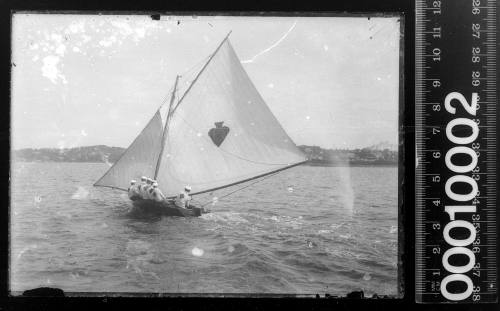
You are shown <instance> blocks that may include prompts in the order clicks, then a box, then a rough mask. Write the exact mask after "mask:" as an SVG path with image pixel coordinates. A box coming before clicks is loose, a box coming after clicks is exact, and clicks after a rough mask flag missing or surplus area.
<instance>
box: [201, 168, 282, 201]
mask: <svg viewBox="0 0 500 311" xmlns="http://www.w3.org/2000/svg"><path fill="white" fill-rule="evenodd" d="M281 172H282V171H278V172H275V173H273V174H269V175H267V176H264V177H262V178H261V179H258V180H256V181H254V182H253V183H251V184H248V185H246V186H244V187H241V188H238V189H236V190H234V191H232V192H229V193H227V194H225V195H223V196H221V197H220V198H218V199H217V200H220V199H223V198H225V197H228V196H230V195H231V194H233V193H235V192H238V191H240V190H243V189H245V188H248V187H250V186H253V185H255V184H256V183H259V182H261V181H263V180H265V179H268V178H270V177H272V176H274V175H276V174H279V173H281ZM212 202H213V201H210V202H207V203H204V204H203V205H201V207H203V206H205V205H208V204H210V203H212Z"/></svg>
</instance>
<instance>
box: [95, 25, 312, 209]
mask: <svg viewBox="0 0 500 311" xmlns="http://www.w3.org/2000/svg"><path fill="white" fill-rule="evenodd" d="M230 33H231V32H229V34H230ZM229 34H228V35H227V36H226V37H225V38H224V40H222V42H221V43H220V44H219V46H218V47H217V48H216V50H215V51H214V53H212V54H211V55H210V57H209V58H208V60H207V61H206V63H205V64H204V65H203V67H202V68H201V70H200V71H199V72H198V74H197V75H196V77H195V78H194V79H193V81H192V82H191V84H190V85H189V86H188V87H187V89H186V91H185V92H184V94H183V95H182V96H180V98H179V99H178V100H177V98H176V96H175V95H176V90H177V85H178V81H179V78H180V77H179V76H177V77H176V80H175V85H174V90H173V92H172V94H171V98H170V102H169V107H168V112H167V113H166V115H162V113H161V108H162V107H160V108H159V109H158V110H157V111H156V113H155V114H154V115H153V118H152V119H151V120H150V121H149V122H148V123H147V125H146V127H145V128H144V129H143V130H142V131H141V133H140V134H139V136H137V138H136V139H135V140H134V141H133V142H132V144H131V145H130V146H129V147H128V148H127V149H126V151H125V152H124V153H123V155H122V156H121V158H120V159H119V160H118V161H117V162H115V163H114V165H113V166H111V167H110V168H109V170H108V171H107V172H106V173H105V174H104V175H103V176H102V177H101V178H100V179H99V180H98V181H97V182H96V183H95V184H94V186H101V187H110V188H114V189H120V190H125V191H127V188H128V185H129V182H130V180H132V179H136V180H139V179H140V177H141V176H154V179H155V180H157V182H158V188H160V190H161V191H162V193H163V194H164V195H165V197H166V198H167V200H166V202H162V203H160V204H158V203H153V201H152V200H142V199H139V200H134V201H133V204H134V205H136V206H142V207H146V206H153V208H155V209H158V210H161V211H162V213H164V214H166V215H177V216H199V215H201V214H202V212H203V209H202V208H200V207H193V208H191V209H186V208H178V207H176V206H175V205H174V204H173V201H172V200H173V199H174V198H175V196H176V195H177V194H178V193H179V191H181V190H182V189H184V187H185V186H186V185H190V186H191V188H192V194H191V195H197V194H202V193H207V192H212V191H215V190H219V189H223V188H227V187H230V186H234V185H237V184H240V183H243V182H247V181H250V180H253V179H257V178H261V177H264V176H267V175H270V174H274V173H277V172H279V171H282V170H285V169H289V168H292V167H294V166H297V165H300V164H302V163H304V162H306V161H307V158H306V157H305V155H304V154H303V153H302V152H301V151H300V150H299V149H298V148H297V146H296V145H295V144H294V143H293V141H292V140H291V139H290V137H289V136H288V135H287V134H286V132H285V131H284V129H283V128H282V127H281V125H280V124H279V122H278V120H276V118H275V117H274V115H273V114H272V112H271V111H270V110H269V108H268V107H267V105H266V103H265V102H264V100H263V99H262V97H261V96H260V94H259V92H258V91H257V89H256V88H255V86H254V85H253V83H252V82H251V80H250V78H249V77H248V75H247V73H246V71H245V70H244V68H243V66H242V65H241V62H240V60H239V59H238V56H237V55H236V53H235V51H234V50H233V47H232V46H231V43H230V42H229Z"/></svg>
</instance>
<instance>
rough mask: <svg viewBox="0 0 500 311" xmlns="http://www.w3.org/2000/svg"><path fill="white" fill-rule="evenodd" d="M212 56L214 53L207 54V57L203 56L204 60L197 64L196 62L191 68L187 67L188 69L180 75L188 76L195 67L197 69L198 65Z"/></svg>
mask: <svg viewBox="0 0 500 311" xmlns="http://www.w3.org/2000/svg"><path fill="white" fill-rule="evenodd" d="M210 56H212V54H210V55H208V56H206V57H205V58H203V59H202V60H200V61H199V62H197V63H196V64H194V65H193V66H191V68H189V69H187V70H186V71H184V72H183V73H182V74H181V75H180V76H187V73H188V72H191V71H192V70H193V69H195V68H196V67H198V66H200V65H201V64H203V63H205V62H206V61H207V59H208V58H209V57H210Z"/></svg>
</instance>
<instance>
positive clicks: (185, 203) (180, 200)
mask: <svg viewBox="0 0 500 311" xmlns="http://www.w3.org/2000/svg"><path fill="white" fill-rule="evenodd" d="M190 192H191V187H190V186H186V187H184V191H182V192H181V193H179V195H178V196H177V197H176V198H175V205H176V206H177V207H182V208H190V206H189V204H190V201H191V196H190V195H189V193H190Z"/></svg>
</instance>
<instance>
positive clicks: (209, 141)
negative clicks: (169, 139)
mask: <svg viewBox="0 0 500 311" xmlns="http://www.w3.org/2000/svg"><path fill="white" fill-rule="evenodd" d="M177 116H178V117H179V118H180V119H181V120H182V121H184V123H186V124H187V126H189V127H190V128H191V129H193V130H195V131H196V132H198V133H199V132H200V131H198V129H196V128H195V127H194V126H192V125H191V124H189V122H187V121H186V119H184V118H183V117H182V116H181V115H179V114H177ZM201 137H202V138H203V139H204V140H206V141H207V142H208V143H212V141H211V140H209V139H208V138H207V137H205V136H203V135H202V136H201ZM218 150H220V151H221V152H223V153H225V154H228V155H230V156H233V157H235V158H238V159H240V160H243V161H247V162H250V163H254V164H261V165H269V166H283V165H290V163H266V162H258V161H253V160H250V159H246V158H243V157H240V156H239V155H236V154H234V153H231V152H229V151H226V150H224V149H222V148H220V147H219V149H218Z"/></svg>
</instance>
